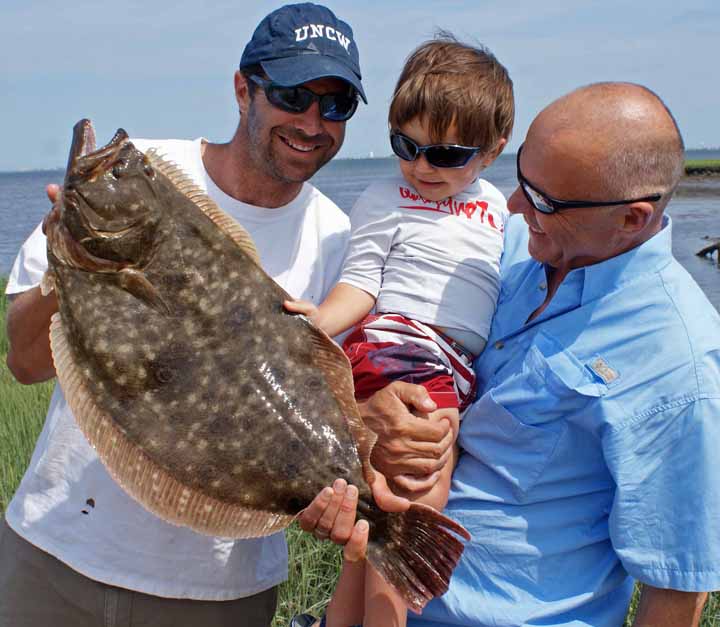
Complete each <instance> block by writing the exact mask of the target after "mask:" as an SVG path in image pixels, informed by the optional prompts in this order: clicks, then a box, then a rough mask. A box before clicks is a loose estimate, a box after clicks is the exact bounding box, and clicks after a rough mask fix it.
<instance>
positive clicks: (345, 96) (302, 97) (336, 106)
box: [250, 74, 358, 122]
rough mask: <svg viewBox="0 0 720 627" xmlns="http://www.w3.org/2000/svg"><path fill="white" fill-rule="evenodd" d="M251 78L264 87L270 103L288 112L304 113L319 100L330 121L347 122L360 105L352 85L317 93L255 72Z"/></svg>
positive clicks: (322, 113) (323, 113) (326, 117)
mask: <svg viewBox="0 0 720 627" xmlns="http://www.w3.org/2000/svg"><path fill="white" fill-rule="evenodd" d="M250 80H251V81H252V82H253V83H255V84H257V85H259V86H260V87H262V89H263V91H264V92H265V97H266V98H267V99H268V102H269V103H270V104H272V105H274V106H276V107H277V108H278V109H282V110H283V111H287V112H288V113H304V112H305V111H307V110H308V109H309V108H310V106H311V105H312V103H313V102H315V101H317V102H318V103H319V105H320V115H321V116H322V117H323V118H325V119H326V120H329V121H330V122H345V121H346V120H349V119H350V118H351V117H352V116H353V113H355V110H356V109H357V106H358V100H357V92H356V91H355V89H353V88H352V87H348V89H347V90H346V91H343V92H332V93H329V94H316V93H315V92H314V91H312V90H310V89H308V88H307V87H300V86H297V85H296V86H294V87H285V86H283V85H278V84H277V83H273V82H272V81H269V80H267V79H265V78H261V77H260V76H257V75H254V74H253V75H252V76H250Z"/></svg>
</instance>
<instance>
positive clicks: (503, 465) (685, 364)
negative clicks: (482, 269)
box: [409, 217, 720, 627]
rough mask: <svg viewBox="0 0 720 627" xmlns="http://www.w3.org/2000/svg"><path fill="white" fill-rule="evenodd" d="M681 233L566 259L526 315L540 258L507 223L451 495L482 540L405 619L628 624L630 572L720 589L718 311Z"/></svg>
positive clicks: (453, 511) (416, 622)
mask: <svg viewBox="0 0 720 627" xmlns="http://www.w3.org/2000/svg"><path fill="white" fill-rule="evenodd" d="M670 234H671V225H670V221H669V219H666V222H665V225H664V228H663V230H662V231H661V232H660V233H658V234H657V235H656V236H655V237H653V238H652V239H651V240H649V241H647V242H645V243H644V244H643V245H642V246H639V247H638V248H635V249H634V250H631V251H629V252H627V253H625V254H623V255H620V256H618V257H615V258H613V259H609V260H607V261H605V262H602V263H599V264H597V265H593V266H588V267H585V268H580V269H577V270H574V271H572V272H570V273H569V274H568V275H567V277H566V278H565V280H564V281H563V282H562V284H561V285H560V287H559V289H558V291H557V293H556V294H555V296H554V297H553V299H552V300H551V302H550V304H549V305H548V307H547V308H546V309H545V311H544V312H543V313H542V314H541V315H540V316H539V317H538V318H536V319H535V320H533V321H532V322H530V323H529V324H526V320H527V319H528V317H529V316H530V315H531V314H532V312H533V311H535V310H536V309H537V308H538V307H539V306H540V305H541V304H542V303H543V301H544V299H545V297H546V294H547V292H546V290H547V281H546V275H545V267H544V266H543V265H542V264H539V263H538V262H536V261H534V260H532V259H529V258H528V255H527V232H526V228H525V224H524V222H523V221H522V219H521V218H518V217H515V218H513V219H512V220H510V222H509V225H508V229H507V236H506V241H507V248H506V253H505V256H504V260H503V287H502V291H501V294H500V300H499V303H498V308H497V312H496V315H495V319H494V322H493V326H492V330H491V335H490V338H489V341H488V345H487V348H486V349H485V352H484V353H483V354H482V355H481V356H480V358H479V359H478V361H477V363H476V371H477V374H478V383H479V393H478V400H477V401H476V402H475V403H474V404H473V406H472V407H471V409H470V410H469V411H468V413H467V414H466V415H465V418H464V420H463V422H462V425H461V429H460V435H459V442H460V445H461V447H462V453H461V456H460V460H459V462H458V465H457V468H456V470H455V472H454V475H453V483H452V488H451V493H450V501H449V503H448V507H447V512H448V514H449V515H450V516H451V517H453V518H455V519H456V520H458V521H460V522H461V523H462V524H463V525H465V527H466V528H467V529H468V531H470V533H471V534H472V541H471V542H470V543H469V544H468V545H467V546H466V549H465V553H464V554H463V557H462V560H461V562H460V564H459V566H458V568H457V569H456V570H455V573H454V575H453V578H452V581H451V584H450V589H449V591H448V592H447V594H445V595H444V596H443V597H442V598H441V599H436V600H434V601H433V602H431V603H430V604H429V605H428V607H427V608H426V609H425V611H424V613H423V615H422V619H419V618H417V617H414V616H413V615H411V616H410V621H409V625H412V626H417V627H420V626H421V625H422V626H423V627H431V626H432V627H438V626H440V625H472V626H473V627H490V626H493V627H499V626H507V627H518V626H521V625H522V626H524V625H568V626H569V625H573V626H575V625H592V626H594V627H596V626H612V627H617V626H618V625H621V624H622V621H623V618H624V616H625V613H626V611H627V606H628V602H629V599H630V595H631V593H632V585H633V578H637V579H638V580H640V581H643V582H645V583H648V584H649V585H652V586H656V587H660V588H673V589H677V590H688V591H705V590H716V589H720V470H719V469H718V466H717V463H715V460H716V459H717V458H718V457H719V456H720V316H718V313H717V312H716V311H715V309H714V308H713V306H712V305H711V304H710V303H709V302H708V300H707V299H706V298H705V296H704V294H703V293H702V292H701V290H700V288H699V287H698V286H697V285H696V284H695V282H694V281H693V279H692V278H691V277H690V275H689V274H688V273H687V272H686V271H685V270H684V269H683V268H682V267H681V266H680V264H679V263H678V262H677V261H676V260H675V259H674V258H673V257H672V254H671V249H670Z"/></svg>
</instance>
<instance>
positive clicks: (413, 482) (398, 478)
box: [393, 471, 440, 492]
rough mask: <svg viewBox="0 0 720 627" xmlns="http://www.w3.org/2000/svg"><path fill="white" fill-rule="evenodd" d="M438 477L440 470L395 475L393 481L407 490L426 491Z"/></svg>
mask: <svg viewBox="0 0 720 627" xmlns="http://www.w3.org/2000/svg"><path fill="white" fill-rule="evenodd" d="M438 479H440V471H437V472H434V473H432V474H431V475H395V476H394V477H393V481H394V482H395V483H396V484H397V486H398V487H400V488H402V489H403V490H407V491H408V492H427V491H428V490H429V489H430V488H432V487H433V486H434V485H435V484H436V483H437V482H438Z"/></svg>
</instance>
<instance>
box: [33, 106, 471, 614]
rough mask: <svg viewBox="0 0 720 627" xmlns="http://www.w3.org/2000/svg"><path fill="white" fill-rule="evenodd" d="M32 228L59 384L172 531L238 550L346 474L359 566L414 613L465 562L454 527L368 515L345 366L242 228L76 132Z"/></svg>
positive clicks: (158, 170) (130, 149) (129, 156)
mask: <svg viewBox="0 0 720 627" xmlns="http://www.w3.org/2000/svg"><path fill="white" fill-rule="evenodd" d="M46 232H47V237H48V260H49V270H48V273H47V275H46V278H45V280H44V288H45V289H46V290H47V289H53V288H54V289H55V290H56V292H57V297H58V301H59V307H60V311H59V314H56V315H55V316H54V318H53V321H52V324H51V344H52V350H53V357H54V360H55V365H56V370H57V374H58V379H59V381H60V384H61V386H62V388H63V390H64V392H65V395H66V397H67V400H68V403H69V405H70V407H71V408H72V410H73V413H74V414H75V417H76V419H77V421H78V424H79V425H80V427H81V429H82V430H83V432H84V433H85V435H86V436H87V438H88V440H89V441H90V442H91V444H92V445H93V446H94V447H95V448H96V450H97V452H98V455H99V457H100V459H101V460H102V461H103V463H104V464H105V466H106V467H107V468H108V471H109V472H110V473H111V475H112V476H113V477H114V478H115V479H116V480H117V481H118V483H119V484H120V485H121V486H123V488H124V489H125V490H126V491H127V492H128V493H129V494H131V495H132V496H133V497H134V498H135V499H137V500H138V501H139V502H140V503H141V504H142V505H143V506H145V507H146V508H147V509H149V510H150V511H152V512H154V513H155V514H157V515H158V516H160V517H161V518H163V519H165V520H168V521H171V522H173V523H176V524H180V525H186V526H189V527H191V528H192V529H195V530H197V531H199V532H201V533H207V534H213V535H219V536H227V537H237V538H249V537H256V536H262V535H267V534H270V533H273V532H275V531H277V530H279V529H282V528H284V527H285V526H287V525H288V524H289V523H290V522H291V521H292V520H293V519H294V518H295V516H296V515H297V514H298V512H299V511H300V510H302V509H303V508H304V507H306V506H307V505H308V504H309V503H310V501H311V500H312V499H313V497H314V496H315V495H316V494H317V493H318V492H319V491H320V490H321V489H322V487H323V486H326V485H329V484H330V483H331V482H332V481H333V480H334V479H335V478H336V477H342V478H344V479H346V480H347V481H348V482H349V483H353V484H355V485H357V486H358V487H359V491H360V504H359V507H358V511H359V516H361V517H363V518H365V519H367V520H368V521H369V523H370V541H369V547H368V559H369V560H370V562H371V563H372V564H373V565H374V566H375V567H376V568H377V569H378V570H379V571H380V572H381V573H382V574H383V575H384V576H385V577H386V578H387V579H388V580H389V581H390V582H391V583H392V584H393V585H394V586H395V587H396V588H397V589H398V590H399V591H400V592H401V593H402V594H403V596H404V598H405V599H406V601H407V603H408V604H409V605H410V607H412V608H414V609H419V608H421V607H422V606H423V605H424V604H425V603H426V602H427V600H428V599H430V598H432V597H433V596H437V595H440V594H442V593H443V592H445V590H446V589H447V586H448V581H449V577H450V575H451V572H452V569H453V568H454V566H455V565H456V564H457V561H458V559H459V557H460V555H461V553H462V544H461V543H460V542H459V541H458V539H457V538H456V537H455V536H454V535H452V534H451V533H449V532H448V530H451V531H453V532H455V533H458V534H460V535H463V536H465V537H467V532H466V531H465V530H464V529H463V528H462V527H461V526H459V525H457V524H456V523H454V522H453V521H451V520H449V519H448V518H446V517H444V516H442V515H440V514H438V513H437V512H435V510H433V509H431V508H428V507H425V506H422V505H413V506H412V507H411V508H410V510H409V511H408V512H405V513H402V514H389V513H386V512H383V511H381V510H380V509H379V508H378V507H377V506H376V505H375V503H374V501H373V499H372V495H371V491H370V488H369V487H368V480H371V478H372V472H373V471H372V468H371V466H370V463H369V454H370V449H371V447H372V444H373V442H374V435H373V434H372V433H371V432H370V431H368V430H367V429H366V428H365V426H364V424H363V422H362V420H361V419H360V416H359V414H358V410H357V407H356V405H355V401H354V397H353V382H352V375H351V372H350V368H349V365H348V362H347V359H346V358H345V355H344V354H343V353H342V351H341V350H340V349H339V348H338V347H337V345H336V344H334V343H333V342H332V341H331V340H330V339H329V338H328V337H327V336H326V335H325V334H324V333H322V332H321V331H319V330H318V329H316V328H315V327H314V326H313V325H312V324H310V323H309V322H308V321H307V320H306V319H305V318H304V317H302V316H297V315H290V314H288V313H287V312H286V311H285V310H284V309H283V305H282V303H283V301H284V300H285V299H287V298H288V295H287V293H285V292H284V291H283V290H282V289H281V288H280V287H279V286H278V285H277V284H276V283H275V282H274V281H273V280H272V279H271V278H270V277H268V276H267V275H266V274H265V272H264V271H263V270H262V268H261V267H260V265H259V260H258V255H257V252H256V250H255V247H254V245H253V243H252V240H251V238H250V236H249V235H248V233H247V232H246V231H245V230H244V229H243V228H242V227H241V226H240V225H238V224H237V223H236V222H234V221H233V220H232V219H231V218H229V217H228V216H227V215H226V214H224V213H223V212H222V211H221V210H220V209H219V208H218V207H217V206H216V205H215V204H214V203H213V202H212V201H211V200H210V199H209V198H208V197H207V196H206V194H205V193H204V192H203V191H202V190H201V189H199V188H198V187H196V186H195V185H194V184H193V183H192V182H191V181H190V180H189V179H188V178H186V177H185V176H184V175H183V174H182V173H181V172H180V171H179V170H178V168H177V167H176V166H174V165H172V164H169V163H167V162H165V161H164V160H163V159H161V158H160V157H158V156H157V155H154V154H153V153H152V152H150V153H149V154H148V155H144V154H143V153H141V152H140V151H138V150H137V149H136V148H135V147H134V146H133V144H132V143H131V142H130V141H129V140H128V137H127V134H126V133H125V132H124V131H122V130H119V131H118V132H117V134H116V135H115V137H114V138H113V140H112V141H111V142H110V143H109V144H108V145H107V146H105V147H103V148H101V149H99V150H97V151H96V150H95V139H94V133H93V130H92V125H91V124H90V122H89V121H88V120H82V121H80V122H79V123H78V124H77V125H76V126H75V129H74V135H73V144H72V148H71V151H70V159H69V162H68V168H67V174H66V178H65V184H64V188H63V191H62V195H61V201H60V202H59V203H58V204H56V206H55V208H54V209H53V211H52V212H51V214H50V216H49V218H48V220H47V222H46ZM279 245H281V244H280V243H279Z"/></svg>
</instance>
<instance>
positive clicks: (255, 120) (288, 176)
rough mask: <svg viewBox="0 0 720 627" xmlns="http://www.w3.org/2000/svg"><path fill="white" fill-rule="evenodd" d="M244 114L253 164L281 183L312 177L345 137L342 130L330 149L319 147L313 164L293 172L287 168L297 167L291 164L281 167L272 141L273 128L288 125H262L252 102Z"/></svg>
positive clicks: (294, 133)
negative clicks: (319, 155)
mask: <svg viewBox="0 0 720 627" xmlns="http://www.w3.org/2000/svg"><path fill="white" fill-rule="evenodd" d="M246 115H247V138H248V145H249V148H250V155H251V157H252V160H253V162H254V163H255V166H256V167H257V168H258V169H259V170H261V171H262V172H264V173H265V174H267V175H268V176H269V177H271V178H273V179H275V180H276V181H278V182H281V183H294V184H297V183H304V182H305V181H307V180H309V179H310V178H312V177H313V176H314V175H315V173H316V172H317V171H318V170H320V168H322V167H323V166H324V165H325V164H326V163H328V162H329V161H330V160H331V159H332V158H333V157H334V156H335V155H336V154H337V153H338V151H339V150H340V148H341V146H342V143H343V140H344V137H345V134H344V132H343V134H342V135H341V136H340V141H339V142H337V143H336V144H335V145H331V147H330V149H326V148H321V149H319V152H321V153H322V156H321V158H320V159H319V160H318V161H317V162H316V163H315V164H314V165H313V164H308V165H307V172H302V173H298V174H293V173H292V171H289V170H297V169H298V168H293V166H292V165H286V166H285V167H283V165H282V159H281V158H279V157H278V155H277V154H276V150H275V145H274V141H273V135H274V132H273V131H274V130H275V128H288V127H272V128H269V129H268V128H266V127H264V126H263V124H262V120H261V116H259V115H258V114H257V112H256V109H255V107H254V106H252V104H251V105H250V107H249V109H248V112H247V114H246ZM287 134H289V135H291V136H292V135H298V131H297V130H296V129H292V130H291V131H289V132H288V133H287ZM263 137H264V141H263ZM279 141H282V140H279Z"/></svg>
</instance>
